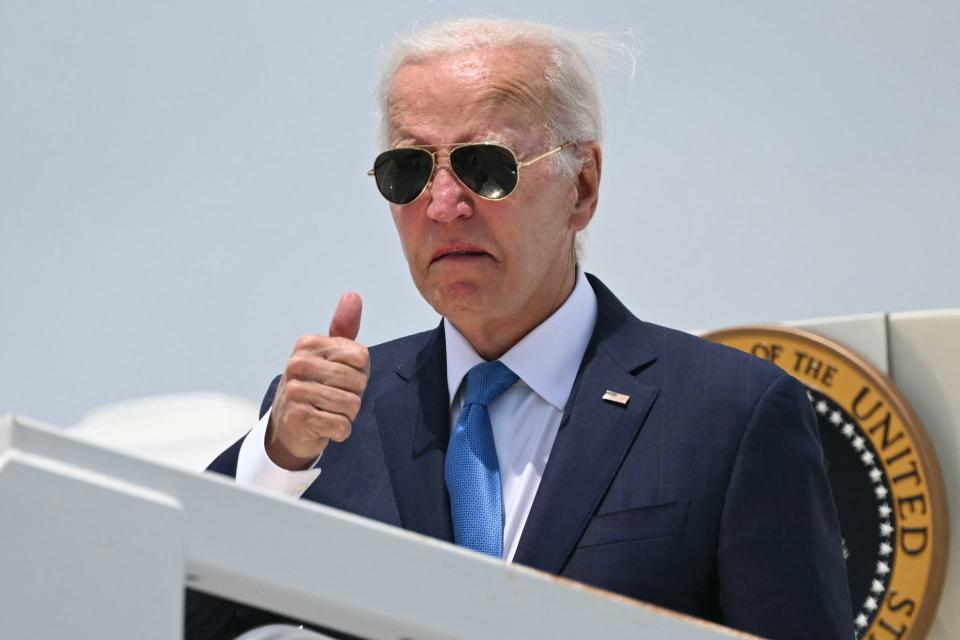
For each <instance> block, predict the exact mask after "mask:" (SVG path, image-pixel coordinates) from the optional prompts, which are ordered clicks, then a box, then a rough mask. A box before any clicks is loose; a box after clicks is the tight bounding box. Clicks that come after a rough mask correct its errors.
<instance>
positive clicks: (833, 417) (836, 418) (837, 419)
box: [830, 411, 843, 425]
mask: <svg viewBox="0 0 960 640" xmlns="http://www.w3.org/2000/svg"><path fill="white" fill-rule="evenodd" d="M841 422H843V416H841V415H840V412H839V411H834V412H833V413H831V414H830V424H833V425H839V424H840V423H841Z"/></svg>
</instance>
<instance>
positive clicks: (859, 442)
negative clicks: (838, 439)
mask: <svg viewBox="0 0 960 640" xmlns="http://www.w3.org/2000/svg"><path fill="white" fill-rule="evenodd" d="M853 448H854V449H856V450H857V451H863V438H861V437H860V436H857V437H856V438H854V439H853Z"/></svg>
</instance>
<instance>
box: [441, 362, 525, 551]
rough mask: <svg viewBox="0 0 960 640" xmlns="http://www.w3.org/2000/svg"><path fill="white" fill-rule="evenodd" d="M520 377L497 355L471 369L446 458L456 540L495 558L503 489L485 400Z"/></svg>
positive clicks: (499, 538) (500, 547)
mask: <svg viewBox="0 0 960 640" xmlns="http://www.w3.org/2000/svg"><path fill="white" fill-rule="evenodd" d="M516 381H517V374H515V373H514V372H513V371H510V369H508V368H507V366H506V365H505V364H503V363H502V362H500V361H499V360H496V361H494V362H482V363H480V364H478V365H477V366H475V367H474V368H473V369H470V371H469V372H468V373H467V391H466V398H465V400H464V403H463V410H462V411H461V412H460V418H459V419H458V420H457V425H456V426H455V427H454V428H453V434H451V436H450V446H448V447H447V459H446V462H445V463H444V479H445V480H446V482H447V491H448V493H449V494H450V514H451V516H452V517H453V537H454V540H456V542H457V544H458V545H460V546H461V547H466V548H468V549H473V550H474V551H479V552H480V553H486V554H487V555H491V556H493V557H495V558H499V557H500V556H501V555H502V554H503V492H502V490H501V488H500V464H499V462H498V461H497V449H496V447H494V444H493V429H492V428H491V426H490V414H489V413H488V412H487V405H488V404H490V403H491V402H493V400H494V399H495V398H496V397H497V396H499V395H500V394H501V393H503V392H504V391H506V390H507V389H509V388H510V387H511V386H513V383H514V382H516Z"/></svg>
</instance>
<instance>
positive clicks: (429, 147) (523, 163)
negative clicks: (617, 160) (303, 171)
mask: <svg viewBox="0 0 960 640" xmlns="http://www.w3.org/2000/svg"><path fill="white" fill-rule="evenodd" d="M575 144H577V143H576V142H575V141H573V140H571V141H569V142H564V143H563V144H561V145H560V146H559V147H554V148H553V149H550V150H549V151H544V152H543V153H541V154H540V155H538V156H534V157H532V158H530V159H529V160H520V159H519V158H518V157H517V154H516V153H514V151H513V149H511V148H510V147H508V146H506V145H503V144H497V143H496V142H463V143H449V144H424V145H411V146H409V147H393V148H391V149H387V151H393V150H395V149H419V150H421V151H426V152H427V153H429V154H430V161H431V162H432V163H433V166H432V167H431V168H430V177H429V178H427V181H426V182H425V183H424V185H423V189H421V190H420V193H418V194H417V195H416V196H415V197H414V198H413V200H411V201H410V202H408V203H406V204H399V203H397V202H393V201H391V200H388V199H387V198H386V197H384V200H387V202H389V203H390V204H396V205H397V206H400V207H406V206H408V205H411V204H413V203H414V202H416V201H417V200H419V199H420V196H422V195H423V193H424V191H426V190H427V189H428V188H429V187H430V185H431V184H432V183H433V177H434V176H435V175H436V173H437V167H438V166H440V163H439V162H437V153H438V152H439V150H440V149H444V148H449V149H450V150H449V151H448V152H447V158H449V157H450V154H452V153H453V152H454V151H456V150H457V149H462V148H463V147H497V148H499V149H503V150H505V151H507V152H508V153H509V154H510V155H511V156H512V157H513V161H514V162H515V163H516V165H517V183H516V184H515V185H513V189H511V190H510V191H508V192H507V193H505V194H503V196H501V197H499V198H488V197H486V196H483V195H480V194H479V193H477V192H476V191H474V190H473V189H471V188H470V187H468V186H467V185H466V184H465V183H464V182H463V180H461V179H460V176H459V175H458V174H457V172H456V170H454V168H453V167H452V166H451V167H450V173H452V174H453V177H454V178H456V179H457V182H459V183H460V184H461V185H463V188H464V189H466V190H467V191H469V192H470V193H472V194H474V195H475V196H477V197H478V198H480V199H481V200H486V201H488V202H498V201H500V200H503V199H505V198H508V197H510V194H512V193H513V192H514V191H516V190H517V187H519V186H520V177H521V171H520V170H521V169H523V168H524V167H529V166H530V165H532V164H533V163H535V162H540V161H541V160H543V159H544V158H547V157H550V156H552V155H553V154H555V153H558V152H560V151H563V150H564V149H567V148H569V147H572V146H574V145H575ZM383 153H386V151H383V152H381V154H379V155H377V157H378V158H379V157H380V155H382V154H383ZM374 162H376V161H374ZM374 171H375V170H374V169H370V170H369V171H367V175H368V176H376V174H375V173H374ZM377 191H380V189H379V187H378V189H377ZM380 195H381V196H382V195H383V194H382V193H381V194H380Z"/></svg>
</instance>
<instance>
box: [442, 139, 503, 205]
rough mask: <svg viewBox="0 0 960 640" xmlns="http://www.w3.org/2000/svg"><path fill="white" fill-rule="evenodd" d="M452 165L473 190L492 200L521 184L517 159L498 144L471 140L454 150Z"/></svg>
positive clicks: (461, 179)
mask: <svg viewBox="0 0 960 640" xmlns="http://www.w3.org/2000/svg"><path fill="white" fill-rule="evenodd" d="M450 167H451V168H452V169H453V171H454V173H456V174H457V177H458V178H460V181H461V182H462V183H463V184H465V185H466V186H467V188H469V189H470V190H471V191H473V192H474V193H477V194H479V195H481V196H483V197H484V198H489V199H490V200H499V199H500V198H506V197H507V196H508V195H510V194H511V193H512V192H513V190H514V189H516V187H517V159H516V158H515V157H514V156H513V154H512V153H510V151H509V150H508V149H505V148H503V147H501V146H498V145H495V144H471V145H467V146H465V147H458V148H456V149H454V150H453V151H452V152H451V153H450Z"/></svg>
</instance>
